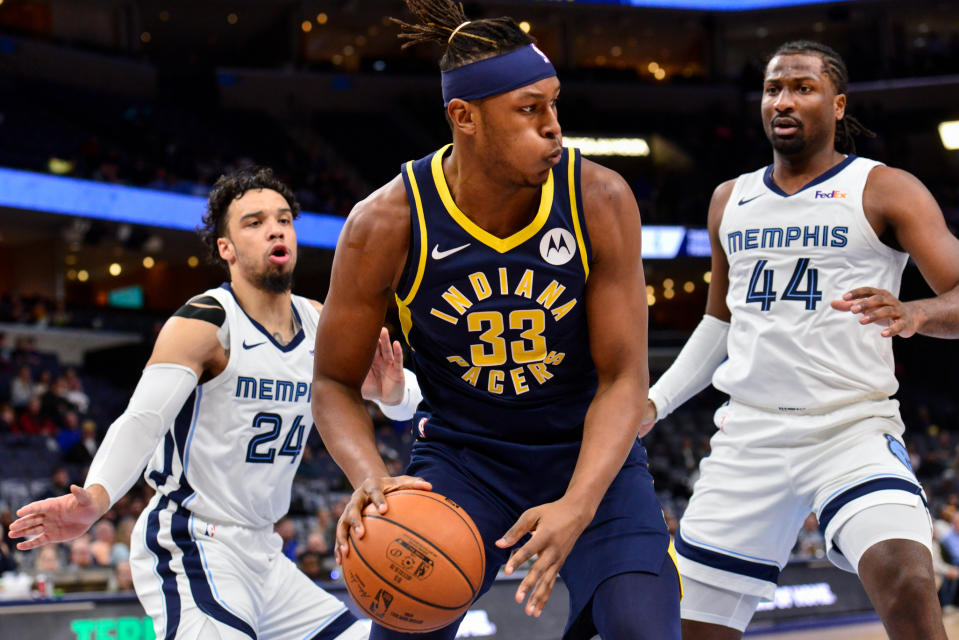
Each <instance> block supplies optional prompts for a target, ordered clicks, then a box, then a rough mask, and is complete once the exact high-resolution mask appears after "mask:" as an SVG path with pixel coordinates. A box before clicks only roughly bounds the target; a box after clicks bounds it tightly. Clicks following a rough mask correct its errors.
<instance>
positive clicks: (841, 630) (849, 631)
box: [746, 611, 959, 640]
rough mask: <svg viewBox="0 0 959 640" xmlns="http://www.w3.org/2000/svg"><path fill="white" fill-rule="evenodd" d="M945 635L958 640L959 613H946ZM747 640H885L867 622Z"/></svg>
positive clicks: (879, 627) (875, 626) (877, 625)
mask: <svg viewBox="0 0 959 640" xmlns="http://www.w3.org/2000/svg"><path fill="white" fill-rule="evenodd" d="M944 620H945V624H946V634H947V635H948V636H949V637H950V638H956V639H957V640H959V611H953V612H950V613H947V614H946V615H945V617H944ZM746 637H747V639H748V640H812V639H813V638H815V639H816V640H887V639H888V636H886V633H885V631H883V629H882V624H880V623H879V622H869V623H866V624H854V625H845V626H841V627H827V628H825V629H809V630H806V631H789V632H785V633H765V634H759V635H752V634H750V635H748V636H746Z"/></svg>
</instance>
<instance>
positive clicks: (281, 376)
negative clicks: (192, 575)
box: [145, 284, 318, 527]
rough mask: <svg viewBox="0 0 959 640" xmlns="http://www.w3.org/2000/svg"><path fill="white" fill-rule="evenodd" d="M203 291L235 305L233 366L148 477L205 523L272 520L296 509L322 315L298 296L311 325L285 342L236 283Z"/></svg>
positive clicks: (230, 315)
mask: <svg viewBox="0 0 959 640" xmlns="http://www.w3.org/2000/svg"><path fill="white" fill-rule="evenodd" d="M202 295H204V296H213V297H214V298H216V299H217V300H218V301H219V302H220V304H221V305H222V306H223V309H224V310H225V311H226V322H225V324H224V325H223V326H224V328H223V329H222V330H221V332H220V335H221V341H222V342H223V343H224V347H225V348H226V349H227V350H228V353H229V363H228V364H227V366H226V368H225V369H224V370H223V372H222V373H220V374H219V375H218V376H216V377H215V378H213V379H211V380H208V381H207V382H205V383H203V384H200V385H199V386H197V389H196V395H195V399H194V403H193V411H192V413H191V416H190V418H191V419H190V420H189V421H188V422H184V423H183V424H180V421H179V420H178V421H177V424H176V425H175V426H174V427H171V429H170V431H169V432H168V433H167V434H166V436H165V438H164V439H163V443H162V445H161V446H160V447H158V449H157V451H156V453H155V454H154V455H153V458H152V459H151V461H150V463H149V464H148V466H147V470H146V474H145V475H146V479H147V481H148V482H149V483H150V484H151V485H153V486H154V487H155V488H156V489H157V491H159V492H160V493H161V494H163V495H165V496H168V497H169V499H170V500H172V501H173V502H175V503H177V504H178V505H180V506H181V507H185V508H187V509H189V510H190V511H192V512H193V513H195V514H197V515H198V516H200V517H201V518H203V519H204V520H207V521H210V522H214V523H224V524H237V525H242V526H246V527H264V526H269V525H272V524H273V523H274V522H276V521H277V520H278V519H279V518H280V517H282V516H283V515H284V514H285V513H286V512H287V510H288V509H289V506H290V491H291V486H292V484H293V475H294V474H295V473H296V469H297V467H299V465H300V459H301V452H302V450H303V446H304V444H305V443H306V439H307V437H308V436H309V434H310V429H311V428H312V426H313V419H312V412H311V410H310V393H311V389H312V378H313V345H314V341H315V338H316V322H317V319H318V314H317V311H316V309H314V307H313V306H312V305H311V304H310V303H309V301H308V300H306V299H305V298H301V297H299V296H293V300H292V305H293V314H294V316H295V317H296V319H297V320H298V321H299V324H300V327H301V328H300V330H299V332H298V333H297V334H296V336H295V337H294V338H293V340H292V341H291V342H289V343H288V344H286V345H281V344H279V343H278V342H276V340H274V338H273V337H272V336H271V335H270V333H269V332H268V331H267V330H266V329H265V328H264V327H263V326H262V325H260V324H259V323H258V322H256V320H254V319H253V318H251V317H249V316H248V315H247V314H246V312H245V311H243V309H242V307H240V305H239V303H238V302H237V299H236V297H235V296H234V295H233V291H232V289H230V286H229V284H224V285H223V286H222V287H220V288H218V289H211V290H209V291H207V292H205V293H204V294H202Z"/></svg>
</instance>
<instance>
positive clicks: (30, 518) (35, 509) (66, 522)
mask: <svg viewBox="0 0 959 640" xmlns="http://www.w3.org/2000/svg"><path fill="white" fill-rule="evenodd" d="M109 506H110V498H109V496H107V492H106V491H104V489H103V487H101V486H100V485H93V486H92V487H90V489H89V490H88V489H82V488H80V487H78V486H77V485H75V484H74V485H70V493H69V494H67V495H65V496H60V497H57V498H47V499H46V500H39V501H37V502H31V503H30V504H28V505H26V506H24V507H21V508H20V509H19V510H18V511H17V516H19V517H18V518H17V519H16V520H14V521H13V522H12V523H11V524H10V537H11V538H31V537H32V536H36V537H32V539H30V540H27V541H25V542H18V543H17V549H20V550H21V551H28V550H29V549H35V548H36V547H39V546H42V545H45V544H49V543H51V542H67V541H69V540H73V539H74V538H79V537H80V536H81V535H83V534H84V533H86V532H87V529H89V528H90V526H91V525H92V524H93V523H94V522H96V521H97V520H99V519H100V516H102V515H103V514H104V512H106V510H107V509H108V508H109Z"/></svg>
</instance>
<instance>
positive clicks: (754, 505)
mask: <svg viewBox="0 0 959 640" xmlns="http://www.w3.org/2000/svg"><path fill="white" fill-rule="evenodd" d="M715 421H716V426H717V427H718V428H719V431H718V432H717V433H716V434H715V435H714V436H713V437H712V439H711V440H710V446H711V449H712V451H711V453H710V455H709V456H707V457H706V458H703V460H702V462H701V463H700V477H699V480H697V482H696V484H695V486H694V487H693V496H692V498H691V499H690V502H689V506H688V507H687V509H686V512H685V513H684V514H683V517H682V520H681V521H680V526H679V532H678V533H677V536H676V551H677V553H678V555H679V570H680V573H681V574H682V576H683V577H684V578H685V577H689V578H692V579H694V580H698V581H700V582H703V583H706V584H712V585H716V586H719V587H722V588H723V589H727V590H731V591H735V592H738V593H745V594H751V595H757V596H761V597H763V598H767V599H768V598H771V597H772V596H773V594H774V593H775V590H776V582H777V581H778V579H779V572H780V570H781V569H782V568H783V567H784V566H785V564H786V562H787V561H788V559H789V552H790V550H791V549H792V547H793V545H794V544H795V542H796V536H797V535H798V532H799V529H800V527H801V525H802V522H803V520H805V518H806V516H808V515H809V513H810V512H814V513H815V514H816V517H817V518H818V519H819V528H820V530H821V531H822V532H823V535H824V537H825V540H826V552H827V556H828V557H829V559H830V560H831V561H832V562H833V564H835V565H836V566H837V567H839V568H841V569H845V570H847V571H852V572H853V573H855V568H854V567H853V566H851V565H850V563H849V561H848V560H847V559H846V558H845V557H844V556H843V555H842V552H841V550H840V548H838V547H837V545H836V544H835V535H836V532H837V531H838V530H839V529H840V527H842V525H843V524H844V523H845V522H847V521H848V520H849V518H850V517H851V516H852V515H854V514H856V513H859V512H861V511H862V510H864V509H867V508H868V507H871V506H874V505H879V504H903V505H916V504H925V501H926V500H925V495H924V494H923V491H922V487H921V486H920V485H919V482H918V480H916V476H915V474H914V473H913V471H912V468H911V467H910V465H909V457H908V455H907V454H906V448H905V446H904V445H903V443H902V433H903V431H904V427H903V424H902V420H901V419H900V417H899V403H898V402H896V401H895V400H882V401H867V402H861V403H857V404H855V405H849V406H846V407H842V408H840V409H837V410H835V411H831V412H828V413H822V414H818V415H808V414H804V415H793V414H782V413H776V412H771V411H765V410H762V409H758V408H755V407H751V406H747V405H744V404H742V403H737V402H735V401H730V402H729V403H727V404H726V405H723V406H722V407H720V408H719V409H718V410H717V411H716V415H715ZM893 525H894V523H890V530H889V535H888V536H885V537H884V532H877V536H876V539H875V540H873V541H872V542H873V543H875V542H879V541H880V540H883V539H891V538H896V537H898V536H897V535H896V531H894V530H893V529H894V527H893Z"/></svg>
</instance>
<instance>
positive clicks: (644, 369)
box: [566, 160, 649, 523]
mask: <svg viewBox="0 0 959 640" xmlns="http://www.w3.org/2000/svg"><path fill="white" fill-rule="evenodd" d="M583 208H584V214H585V218H586V226H587V228H588V230H589V237H590V243H591V245H592V247H593V260H592V263H591V265H590V272H589V279H588V280H587V283H586V314H587V319H588V320H587V321H588V323H589V344H590V352H591V355H592V358H593V362H594V363H595V365H596V373H597V376H598V387H597V390H596V395H595V396H594V398H593V401H592V403H590V406H589V410H588V411H587V413H586V422H585V424H584V427H583V445H582V448H581V449H580V454H579V459H578V460H577V462H576V468H575V470H574V471H573V477H572V479H571V480H570V483H569V487H568V488H567V490H566V497H568V498H570V499H572V500H574V501H575V502H574V503H575V504H576V505H578V506H579V507H580V508H581V509H582V510H583V517H584V518H585V520H586V522H587V523H588V522H589V521H590V520H592V518H593V514H594V513H595V511H596V509H597V507H599V503H600V501H601V500H602V498H603V495H604V494H605V493H606V490H607V489H608V488H609V485H610V483H611V482H612V481H613V478H615V477H616V474H617V473H619V469H620V468H621V467H622V466H623V462H624V461H625V459H626V455H627V454H628V453H629V450H630V448H631V447H632V445H633V440H634V439H635V438H636V431H637V428H638V427H639V421H640V417H641V415H640V412H641V410H642V407H643V405H645V398H646V394H647V391H648V388H649V369H648V364H647V362H648V358H647V342H646V340H647V325H648V312H647V307H646V279H645V276H644V274H643V263H642V259H641V256H640V248H641V246H642V241H641V237H640V236H641V230H640V226H641V224H640V217H639V208H638V207H637V205H636V200H635V198H634V197H633V194H632V192H631V191H630V189H629V186H628V185H627V184H626V182H625V181H624V180H623V179H622V177H620V176H619V174H617V173H615V172H613V171H610V170H608V169H605V168H603V167H601V166H599V165H597V164H594V163H592V162H589V161H585V160H584V161H583Z"/></svg>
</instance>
